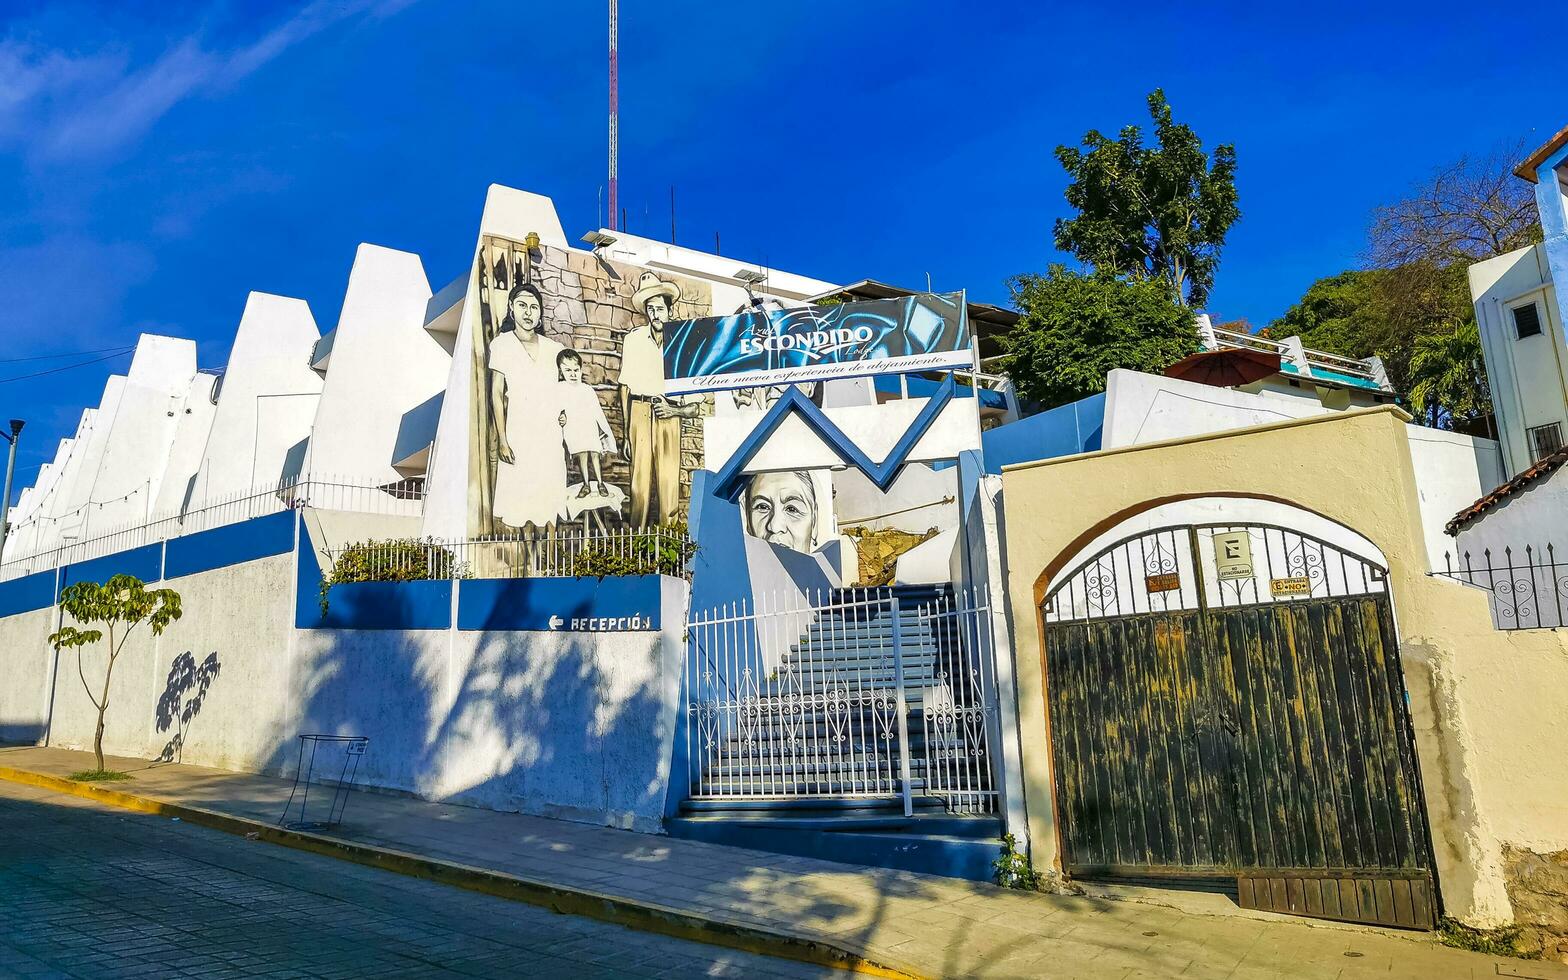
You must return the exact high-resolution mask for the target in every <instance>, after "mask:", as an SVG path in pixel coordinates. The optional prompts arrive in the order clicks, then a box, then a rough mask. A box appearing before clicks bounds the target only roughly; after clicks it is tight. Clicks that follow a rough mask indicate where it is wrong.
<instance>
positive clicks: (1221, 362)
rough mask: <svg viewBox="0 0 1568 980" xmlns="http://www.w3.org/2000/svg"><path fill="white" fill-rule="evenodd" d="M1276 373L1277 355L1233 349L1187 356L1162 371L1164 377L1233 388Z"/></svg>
mask: <svg viewBox="0 0 1568 980" xmlns="http://www.w3.org/2000/svg"><path fill="white" fill-rule="evenodd" d="M1278 373H1279V354H1278V353H1275V352H1273V351H1261V350H1247V349H1245V348H1239V347H1233V348H1227V349H1225V350H1205V351H1199V352H1198V353H1196V354H1189V355H1187V356H1186V357H1184V358H1182V359H1181V360H1179V361H1177V362H1176V363H1175V364H1172V365H1171V366H1170V367H1168V368H1166V369H1165V376H1166V377H1167V378H1177V379H1179V380H1181V381H1196V382H1198V383H1199V384H1204V385H1213V386H1214V387H1216V388H1236V387H1239V386H1241V385H1250V384H1252V382H1254V381H1261V380H1263V379H1264V378H1266V377H1268V376H1269V375H1271V374H1278Z"/></svg>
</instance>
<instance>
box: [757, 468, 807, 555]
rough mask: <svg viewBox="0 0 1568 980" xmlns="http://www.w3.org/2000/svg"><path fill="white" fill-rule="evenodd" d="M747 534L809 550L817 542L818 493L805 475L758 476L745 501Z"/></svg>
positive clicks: (772, 474) (789, 473) (762, 474)
mask: <svg viewBox="0 0 1568 980" xmlns="http://www.w3.org/2000/svg"><path fill="white" fill-rule="evenodd" d="M745 507H746V512H745V520H746V532H747V533H748V534H750V535H752V536H753V537H758V538H763V539H765V540H767V541H769V542H771V543H772V544H781V545H784V546H785V547H786V548H793V549H795V550H796V551H806V552H809V551H811V549H812V548H814V547H816V543H817V493H816V489H815V488H814V487H813V486H812V485H811V478H810V477H808V476H807V475H806V474H804V473H799V472H785V473H759V474H757V475H756V476H754V477H752V478H751V485H750V486H749V487H747V489H746V498H745Z"/></svg>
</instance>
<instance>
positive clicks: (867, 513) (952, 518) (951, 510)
mask: <svg viewBox="0 0 1568 980" xmlns="http://www.w3.org/2000/svg"><path fill="white" fill-rule="evenodd" d="M948 498H952V499H951V500H949V499H948ZM944 500H946V501H947V502H946V503H942V502H941V501H944ZM912 507H913V508H918V509H915V510H909V508H912ZM833 511H834V514H835V516H836V517H837V520H838V524H839V526H840V527H844V526H847V525H853V526H856V527H869V528H871V529H872V530H874V531H879V530H882V529H883V528H890V527H891V528H898V529H899V530H902V531H909V532H910V533H912V534H921V533H923V532H925V531H926V530H927V529H928V528H933V527H934V528H939V529H940V528H950V527H956V526H957V525H958V467H956V466H949V467H947V468H946V469H941V470H936V469H932V468H931V467H930V466H926V465H922V464H918V463H917V464H914V465H912V466H908V467H906V468H905V469H904V471H903V472H902V473H900V474H899V475H898V478H897V479H896V480H894V481H893V484H892V486H890V487H888V488H887V490H886V492H884V491H882V490H878V489H877V486H876V484H874V483H872V482H871V480H870V479H869V478H868V477H867V476H866V475H865V474H864V473H862V472H860V471H859V470H858V469H855V468H853V467H851V468H849V469H846V470H842V471H840V472H837V473H834V474H833ZM893 511H906V512H905V513H900V514H892V516H891V517H876V518H875V519H874V520H865V519H864V518H868V517H875V515H878V514H890V513H892V512H893Z"/></svg>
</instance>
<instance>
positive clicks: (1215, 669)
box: [1041, 525, 1437, 928]
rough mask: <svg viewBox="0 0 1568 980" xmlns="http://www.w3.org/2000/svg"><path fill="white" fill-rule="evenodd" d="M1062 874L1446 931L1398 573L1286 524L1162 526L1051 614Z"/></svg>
mask: <svg viewBox="0 0 1568 980" xmlns="http://www.w3.org/2000/svg"><path fill="white" fill-rule="evenodd" d="M1041 613H1042V617H1043V619H1044V622H1045V642H1046V658H1047V668H1048V675H1047V688H1048V700H1049V707H1050V731H1051V745H1052V751H1053V754H1054V759H1055V769H1056V774H1057V778H1056V796H1057V806H1058V814H1059V821H1060V827H1061V830H1060V833H1061V837H1062V850H1063V861H1064V864H1065V867H1066V869H1067V870H1068V872H1069V873H1072V874H1076V875H1079V876H1085V877H1092V876H1112V877H1124V878H1167V877H1183V878H1193V879H1205V878H1208V879H1221V878H1225V879H1234V880H1235V881H1236V888H1237V892H1238V900H1239V902H1240V903H1241V904H1242V905H1243V906H1246V907H1252V908H1261V909H1269V910H1273V911H1280V912H1291V913H1295V914H1302V915H1311V916H1319V917H1323V918H1333V919H1344V920H1349V921H1358V922H1375V923H1381V924H1387V925H1399V926H1406V927H1411V928H1431V927H1432V926H1433V924H1434V921H1435V917H1436V914H1437V908H1436V905H1437V902H1436V891H1435V888H1434V886H1433V880H1432V870H1431V869H1432V860H1431V847H1430V843H1429V841H1430V838H1429V834H1428V831H1427V826H1426V817H1425V812H1426V811H1425V807H1424V805H1423V802H1422V798H1421V789H1420V780H1419V775H1418V773H1417V769H1416V758H1415V745H1414V739H1413V736H1412V733H1411V726H1410V722H1409V714H1408V710H1407V703H1406V698H1405V690H1404V682H1403V678H1402V675H1401V670H1400V665H1399V658H1398V654H1397V650H1398V646H1397V633H1396V632H1395V629H1394V620H1393V610H1392V607H1391V605H1390V601H1389V594H1388V590H1387V587H1386V570H1385V569H1383V568H1382V567H1380V566H1378V565H1377V564H1375V563H1373V562H1370V561H1368V560H1366V559H1364V558H1361V557H1357V556H1356V555H1354V554H1351V553H1349V552H1347V551H1345V550H1343V549H1341V548H1338V547H1336V546H1335V545H1333V544H1330V543H1328V542H1326V541H1322V540H1318V539H1316V538H1313V537H1311V536H1308V535H1304V534H1301V533H1299V532H1296V531H1293V530H1290V529H1287V528H1280V527H1273V526H1264V525H1247V526H1239V525H1205V526H1185V527H1167V528H1159V529H1156V530H1152V531H1149V532H1146V533H1144V534H1140V535H1137V536H1135V537H1132V538H1128V539H1125V540H1123V541H1120V542H1118V543H1116V544H1114V545H1112V546H1111V547H1109V548H1106V549H1105V550H1104V551H1101V552H1100V553H1098V554H1097V555H1095V556H1094V557H1092V558H1090V559H1089V560H1088V561H1086V562H1084V563H1083V564H1082V565H1080V566H1078V567H1077V568H1076V569H1074V570H1073V571H1072V572H1070V573H1069V574H1067V575H1066V576H1065V577H1064V578H1063V579H1060V580H1059V584H1056V585H1055V586H1054V587H1053V589H1052V591H1051V592H1050V594H1049V595H1048V596H1047V597H1046V599H1045V602H1044V604H1043V606H1042V610H1041Z"/></svg>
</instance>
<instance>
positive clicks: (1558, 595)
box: [1432, 542, 1568, 630]
mask: <svg viewBox="0 0 1568 980" xmlns="http://www.w3.org/2000/svg"><path fill="white" fill-rule="evenodd" d="M1443 567H1444V570H1443V571H1441V572H1433V573H1432V574H1434V575H1439V576H1441V577H1443V578H1449V579H1454V580H1455V581H1458V582H1463V583H1464V584H1466V585H1471V586H1475V587H1476V588H1480V589H1485V590H1486V591H1487V597H1488V599H1489V601H1490V604H1491V607H1492V625H1493V626H1495V627H1497V628H1498V629H1500V630H1528V629H1557V628H1558V627H1561V626H1568V560H1559V559H1558V557H1557V550H1556V548H1555V546H1554V545H1553V544H1552V543H1551V542H1547V543H1546V545H1545V546H1538V545H1535V544H1526V545H1524V546H1523V547H1522V548H1520V549H1518V550H1515V549H1514V547H1513V546H1512V545H1504V546H1503V549H1502V552H1501V553H1500V554H1498V553H1494V552H1493V551H1492V549H1491V548H1483V549H1481V553H1480V554H1479V555H1473V554H1471V552H1469V551H1465V552H1463V553H1462V554H1460V555H1458V556H1456V555H1454V553H1453V552H1445V553H1444V554H1443Z"/></svg>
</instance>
